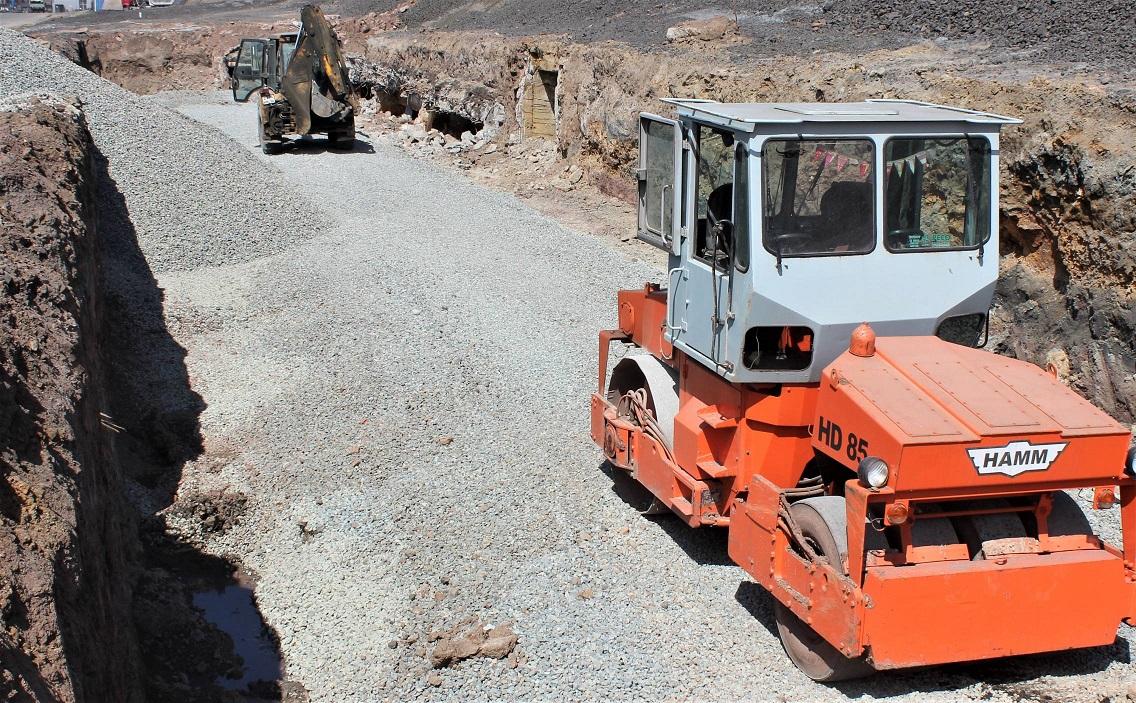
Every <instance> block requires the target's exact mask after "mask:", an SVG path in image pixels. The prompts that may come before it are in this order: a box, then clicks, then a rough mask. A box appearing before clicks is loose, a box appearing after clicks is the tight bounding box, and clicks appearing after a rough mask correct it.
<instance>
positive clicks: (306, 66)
mask: <svg viewBox="0 0 1136 703" xmlns="http://www.w3.org/2000/svg"><path fill="white" fill-rule="evenodd" d="M226 69H227V70H228V71H229V75H230V82H231V86H232V90H233V100H235V101H236V102H247V101H248V100H249V99H250V98H251V97H252V96H253V95H254V94H255V95H256V96H257V107H258V111H257V126H258V137H259V140H260V145H261V149H262V150H263V151H264V153H266V154H273V153H276V152H278V151H280V149H281V148H282V147H283V146H284V145H285V144H286V143H287V139H288V137H306V136H309V135H313V134H326V135H327V138H328V142H329V145H330V146H331V147H332V148H335V149H350V148H351V147H352V146H353V145H354V143H355V112H356V111H357V109H358V98H357V96H356V94H355V90H354V88H353V87H352V86H351V82H350V80H349V76H348V70H347V64H346V63H345V62H344V60H343V56H342V51H341V48H340V44H339V39H338V37H336V35H335V32H334V30H332V28H331V25H330V24H329V23H328V21H327V18H326V17H324V14H323V12H322V11H321V10H320V8H319V7H317V6H315V5H305V6H304V8H303V9H302V10H301V12H300V29H299V31H298V32H295V33H288V34H281V35H278V36H276V37H273V38H269V39H242V40H241V44H240V47H238V49H237V50H236V51H235V52H230V55H229V56H226Z"/></svg>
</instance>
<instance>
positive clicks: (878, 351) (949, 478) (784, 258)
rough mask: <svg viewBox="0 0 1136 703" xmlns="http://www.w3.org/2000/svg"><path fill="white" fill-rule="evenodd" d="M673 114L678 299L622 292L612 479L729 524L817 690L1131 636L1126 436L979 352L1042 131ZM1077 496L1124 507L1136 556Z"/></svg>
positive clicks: (659, 160)
mask: <svg viewBox="0 0 1136 703" xmlns="http://www.w3.org/2000/svg"><path fill="white" fill-rule="evenodd" d="M665 102H667V103H669V104H671V105H672V106H673V107H674V108H675V110H676V112H677V116H676V118H675V119H666V118H662V117H658V116H654V115H646V114H645V115H642V116H641V120H640V161H639V170H638V177H639V238H640V239H643V240H645V241H647V242H650V243H651V244H653V245H655V246H657V247H660V248H662V249H664V250H665V251H667V252H668V254H669V261H670V264H669V266H668V272H667V276H666V278H667V283H666V285H665V286H658V285H654V284H647V285H646V286H645V287H644V288H642V289H639V290H628V291H621V292H620V294H619V300H618V309H619V327H618V329H613V330H608V331H605V332H602V333H601V335H600V350H599V351H600V359H599V361H600V368H599V387H598V389H597V392H596V393H595V394H594V395H593V397H592V437H593V439H594V441H595V442H596V443H597V444H598V445H600V446H601V447H602V448H603V451H604V454H605V456H606V457H607V459H608V461H609V462H610V463H611V464H613V465H614V466H616V467H618V468H621V469H624V470H626V471H628V472H629V473H630V474H631V475H632V477H633V478H634V479H635V480H637V481H638V482H639V483H640V484H642V485H643V486H644V487H645V488H646V489H647V490H648V491H649V494H650V495H651V496H652V500H653V506H652V507H653V508H654V509H660V510H669V511H671V512H674V513H676V514H677V515H678V516H679V517H680V518H682V519H683V520H684V521H685V522H686V523H687V524H689V525H690V526H691V527H699V526H717V527H724V528H727V529H728V530H729V540H728V544H729V552H730V556H731V558H732V559H733V560H734V561H735V562H736V563H737V564H739V565H740V566H741V567H742V568H743V569H745V571H746V572H748V574H749V575H750V576H751V577H752V578H753V579H754V580H756V581H757V582H758V583H760V584H762V585H763V586H764V587H765V588H766V589H768V590H769V591H770V593H771V594H772V595H773V597H774V602H775V610H776V616H777V622H778V629H779V633H780V635H781V639H782V643H783V645H784V647H785V650H786V652H787V653H788V655H789V656H790V658H791V659H792V660H793V661H794V662H795V663H796V664H797V665H798V666H799V667H800V668H801V669H802V671H804V673H806V674H807V675H809V676H811V677H813V678H814V679H817V680H835V679H840V678H848V677H852V676H860V675H864V674H866V673H869V672H871V671H873V670H877V669H888V668H901V667H910V666H920V665H928V664H938V663H946V662H954V661H968V660H977V659H985V658H991V657H1000V656H1007V655H1012V654H1025V653H1033V652H1045V651H1056V650H1064V649H1071V648H1076V647H1088V646H1096V645H1106V644H1110V643H1111V642H1112V641H1113V639H1114V638H1115V636H1116V628H1117V626H1118V625H1119V624H1120V623H1121V622H1122V621H1129V620H1130V619H1131V618H1133V617H1134V616H1136V586H1134V582H1136V576H1134V572H1133V563H1134V562H1136V483H1134V482H1133V479H1132V473H1133V470H1134V469H1133V463H1134V462H1136V457H1134V454H1133V452H1132V451H1130V450H1129V445H1130V442H1131V435H1130V432H1129V431H1128V429H1127V428H1125V427H1124V426H1122V425H1120V424H1119V423H1117V422H1116V421H1115V420H1113V419H1112V418H1110V417H1108V416H1107V415H1106V414H1105V413H1103V412H1101V411H1100V410H1098V409H1097V408H1095V407H1093V406H1092V405H1091V404H1090V403H1089V402H1088V401H1086V400H1084V399H1083V398H1081V397H1080V396H1078V395H1077V394H1075V393H1074V392H1072V391H1071V390H1069V389H1068V388H1066V387H1065V386H1064V385H1062V384H1061V383H1060V382H1059V381H1058V380H1057V379H1056V378H1054V377H1053V376H1052V375H1051V374H1048V373H1046V372H1045V371H1043V370H1041V369H1040V368H1038V367H1036V366H1034V365H1032V364H1029V363H1026V362H1022V361H1018V360H1014V359H1008V358H1005V357H1000V356H997V355H995V354H992V353H989V352H987V351H983V350H982V349H981V347H982V346H983V345H984V344H985V341H986V337H987V313H988V311H989V308H990V304H991V300H992V297H993V293H994V286H995V283H996V280H997V275H998V178H997V174H998V138H999V132H1000V130H1001V128H1002V127H1003V126H1004V125H1010V124H1018V123H1019V121H1018V120H1015V119H1012V118H1007V117H1002V116H999V115H994V114H989V113H983V112H976V111H973V110H964V109H959V108H952V107H946V106H941V105H933V104H928V103H922V102H914V101H903V100H872V101H867V102H862V103H849V104H797V103H793V104H724V103H718V102H712V101H703V100H667V101H665ZM613 341H621V342H625V343H626V344H628V345H629V346H630V347H631V349H630V352H629V353H628V354H627V355H625V356H623V357H622V358H621V359H620V360H619V362H618V363H616V364H615V365H614V368H612V369H611V373H610V375H609V374H608V361H607V360H608V354H609V348H610V346H611V342H613ZM1078 492H1080V493H1081V494H1083V495H1085V496H1089V495H1092V496H1093V501H1094V507H1096V508H1101V509H1102V510H1103V509H1105V508H1109V507H1114V506H1116V505H1119V506H1120V510H1119V511H1118V512H1119V513H1120V514H1121V523H1122V525H1121V527H1122V535H1123V539H1122V544H1119V545H1114V544H1110V543H1108V542H1106V541H1104V540H1102V539H1101V538H1100V537H1099V536H1098V535H1097V534H1096V533H1095V531H1094V529H1093V527H1092V525H1091V524H1090V522H1089V521H1088V519H1087V518H1086V515H1085V513H1084V512H1083V511H1082V510H1081V508H1080V507H1079V506H1078V504H1077V502H1076V501H1075V500H1074V499H1073V498H1071V497H1070V496H1071V494H1078ZM1097 515H1099V516H1100V517H1101V520H1102V521H1105V522H1107V521H1108V520H1116V517H1115V513H1109V512H1102V513H1097ZM1042 584H1044V587H1042Z"/></svg>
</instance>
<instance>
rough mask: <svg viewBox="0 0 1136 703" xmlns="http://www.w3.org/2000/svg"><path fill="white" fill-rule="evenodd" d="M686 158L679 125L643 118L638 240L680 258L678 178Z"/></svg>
mask: <svg viewBox="0 0 1136 703" xmlns="http://www.w3.org/2000/svg"><path fill="white" fill-rule="evenodd" d="M681 158H682V131H681V128H680V126H679V123H678V122H676V121H675V120H668V119H666V118H664V117H659V116H657V115H649V114H646V113H644V114H642V115H640V116H639V170H638V176H639V233H638V235H637V237H638V239H641V240H643V241H645V242H647V243H648V244H651V245H653V246H656V247H658V248H660V249H662V250H664V251H669V252H671V253H672V254H675V255H677V254H678V243H679V238H678V236H677V234H678V229H679V227H680V224H679V222H680V220H679V197H678V193H676V189H677V186H676V183H677V178H676V175H677V174H678V173H679V168H680V165H681Z"/></svg>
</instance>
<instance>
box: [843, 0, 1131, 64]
mask: <svg viewBox="0 0 1136 703" xmlns="http://www.w3.org/2000/svg"><path fill="white" fill-rule="evenodd" d="M821 4H822V5H823V7H824V12H823V15H821V17H822V19H824V20H825V21H826V22H830V23H832V24H833V25H834V27H835V28H844V29H847V30H852V32H855V33H859V32H873V31H888V32H900V33H912V34H914V35H916V36H919V37H922V38H925V39H934V38H938V37H947V38H950V39H983V40H986V41H990V42H991V43H993V44H994V45H995V46H1006V47H1011V48H1015V49H1027V50H1029V51H1030V52H1031V53H1033V54H1034V55H1035V56H1036V57H1037V58H1040V59H1044V60H1048V61H1059V62H1070V63H1081V62H1088V63H1090V64H1098V63H1101V62H1109V63H1114V64H1118V65H1130V64H1132V63H1133V62H1134V61H1136V44H1134V43H1133V42H1132V32H1131V30H1132V28H1133V27H1136V3H1133V2H1131V0H1123V1H1117V0H1113V1H1112V2H1101V1H1095V0H1060V1H1058V0H1016V2H986V1H985V0H950V1H949V2H939V1H937V0H870V1H869V2H861V1H859V0H826V1H825V2H823V3H821Z"/></svg>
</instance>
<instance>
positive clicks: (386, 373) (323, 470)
mask: <svg viewBox="0 0 1136 703" xmlns="http://www.w3.org/2000/svg"><path fill="white" fill-rule="evenodd" d="M182 111H183V112H184V113H185V114H187V115H189V116H190V117H192V118H194V119H197V120H199V121H202V122H204V123H206V124H210V125H213V126H215V127H217V128H219V129H221V130H223V131H224V132H226V133H227V134H229V135H230V136H232V137H233V138H234V139H236V140H237V141H239V142H240V143H241V144H243V145H244V146H245V147H248V148H249V149H254V148H255V143H254V138H255V129H254V122H253V120H254V113H253V112H252V111H251V109H250V107H249V106H236V105H231V104H229V105H220V104H217V103H216V101H213V102H212V103H208V104H206V103H196V104H187V105H185V106H183V107H182ZM376 149H377V150H378V151H377V153H364V152H363V151H361V150H357V151H356V152H355V153H350V154H340V153H334V152H327V153H324V152H323V151H322V149H319V148H314V147H309V148H307V149H305V150H301V151H297V152H295V153H286V154H283V155H280V156H277V157H273V158H271V160H270V163H271V164H272V166H274V167H276V168H278V169H279V170H280V172H281V176H282V178H285V179H287V180H289V181H291V182H292V183H293V184H294V185H296V186H298V187H299V188H300V189H301V190H302V191H303V192H305V193H306V194H307V196H308V197H309V198H310V199H311V201H312V202H315V203H317V205H316V206H313V205H311V204H310V203H305V202H290V203H282V207H286V208H291V209H294V210H304V209H307V208H312V207H315V208H317V209H318V211H319V213H318V214H319V215H320V216H321V217H324V218H327V219H328V226H327V227H326V228H325V231H326V232H327V234H324V235H321V236H319V237H316V238H313V239H311V240H306V241H301V242H300V243H298V244H296V245H294V246H293V247H292V248H291V249H289V250H288V251H287V252H285V253H282V254H278V255H273V256H269V257H265V258H261V259H258V260H256V261H252V262H249V263H243V264H238V265H234V266H228V267H222V268H216V269H200V270H197V271H194V272H189V273H171V274H169V275H166V276H163V277H162V280H161V283H162V285H163V286H164V287H165V288H166V290H167V294H168V303H167V306H168V307H167V314H168V315H169V316H171V317H174V318H176V319H178V320H180V321H181V322H180V328H179V329H180V336H181V337H182V339H181V341H182V343H183V344H185V345H186V346H187V348H188V349H189V352H190V353H189V358H188V360H187V361H188V363H189V366H190V369H191V373H192V374H193V375H194V378H195V389H196V390H197V391H198V392H199V393H201V395H202V396H203V397H204V398H205V399H206V401H207V403H208V404H209V407H208V408H207V409H206V411H205V412H204V413H203V415H202V428H203V432H204V433H205V435H206V438H207V442H209V441H211V442H214V443H216V444H219V445H232V446H237V447H241V456H240V457H239V458H238V459H237V460H235V461H233V462H231V463H229V464H228V465H227V466H225V467H224V468H223V469H221V471H220V472H219V473H217V474H210V475H205V474H203V473H201V472H193V471H191V470H190V469H187V474H192V475H189V476H187V479H186V482H187V483H188V484H192V483H193V482H199V483H201V484H202V485H204V486H206V487H209V486H218V485H229V486H233V487H235V488H238V489H240V490H242V491H244V492H246V493H247V494H248V495H249V496H251V498H252V503H251V507H250V509H249V514H248V516H247V517H246V520H245V521H244V523H243V524H242V525H239V526H238V527H236V528H234V529H233V530H232V531H230V532H228V533H226V534H225V535H221V536H219V537H216V538H215V541H214V542H213V543H212V545H211V546H212V547H213V548H214V549H217V550H219V551H229V552H233V553H235V554H238V555H239V556H240V557H241V559H242V560H243V562H244V563H245V564H247V565H249V566H251V567H252V568H253V569H254V570H255V571H256V572H257V573H258V574H259V575H260V577H261V578H260V582H259V584H258V588H257V596H258V602H259V605H260V607H261V610H262V611H263V613H264V614H265V617H266V618H267V620H268V622H269V623H270V624H271V625H272V626H273V627H274V628H276V630H277V632H278V633H279V635H280V639H281V643H282V649H283V653H284V655H285V658H286V660H287V664H288V671H289V677H290V678H293V679H298V680H300V681H302V682H304V684H305V685H306V686H307V687H308V688H309V690H310V691H311V694H312V700H313V701H333V700H334V701H364V700H378V699H391V700H405V699H408V698H415V697H418V698H429V699H485V698H504V699H566V698H567V699H573V700H578V699H592V698H595V699H604V700H611V699H644V698H646V699H663V698H668V699H673V698H678V699H691V698H699V699H751V700H794V701H796V700H844V699H845V695H846V694H847V695H850V696H853V697H860V698H862V699H871V698H873V697H889V696H895V697H896V698H897V699H899V700H920V701H923V700H941V701H947V700H959V699H974V698H982V699H984V700H993V701H999V700H1005V701H1008V700H1013V699H1015V698H1017V697H1018V696H1017V694H1015V693H1012V692H1011V691H1009V690H1004V689H1003V688H1001V687H999V686H994V687H990V686H988V685H986V684H983V683H980V682H978V681H977V680H976V674H975V670H974V669H970V668H967V667H949V668H944V669H937V670H932V671H927V672H916V673H907V674H899V675H892V676H885V677H880V678H878V679H874V680H872V681H869V682H861V683H853V684H850V685H848V686H845V687H844V688H843V689H837V688H827V687H822V686H818V685H815V684H813V683H812V682H810V681H808V680H807V679H806V678H805V677H804V676H802V675H801V674H799V673H798V672H796V671H795V670H794V669H793V668H792V666H791V664H789V662H788V660H787V658H786V657H785V656H784V654H783V652H782V650H781V648H780V645H779V644H778V642H777V640H776V638H775V636H774V635H773V634H772V632H771V631H770V629H769V627H770V623H771V618H770V613H769V600H768V598H767V596H766V595H765V594H764V593H762V592H760V591H759V590H757V589H756V588H747V587H744V586H741V584H742V582H743V575H742V572H741V571H740V570H738V569H736V568H734V567H732V566H729V565H728V564H727V562H726V558H725V548H724V539H723V538H722V535H721V534H720V533H715V532H711V531H701V532H692V531H688V530H686V529H685V528H684V527H683V526H682V525H681V524H680V523H677V522H676V521H673V520H668V519H662V520H656V521H651V520H647V519H644V518H641V517H640V516H639V515H638V514H637V513H635V512H634V511H633V510H632V509H631V508H630V507H629V506H628V505H626V504H625V503H624V502H623V501H622V500H621V499H620V498H619V497H618V496H617V495H616V494H615V493H614V492H613V490H612V482H611V480H610V479H609V478H608V477H606V476H605V474H604V473H603V472H601V471H600V470H599V469H598V465H599V457H600V455H599V452H598V450H596V448H595V447H594V446H593V445H592V444H591V442H590V440H589V438H588V414H587V413H588V395H589V393H590V392H591V390H592V388H593V384H594V382H595V381H594V366H593V365H594V363H595V353H596V352H595V348H596V341H595V340H596V333H597V331H598V330H599V329H602V328H607V327H610V326H612V325H613V324H614V322H615V320H614V312H615V305H614V300H615V292H616V290H618V289H619V288H622V287H638V286H639V285H641V284H642V282H643V281H644V280H651V279H653V280H658V279H659V278H661V275H662V273H663V272H662V271H661V270H656V269H655V268H653V267H650V266H648V265H646V264H644V263H641V262H632V261H629V260H628V259H626V258H625V257H624V255H622V254H620V253H618V252H616V251H615V250H614V249H612V248H610V247H609V246H608V245H607V244H606V243H605V242H603V241H602V240H599V239H596V238H593V237H589V236H585V235H581V234H578V233H574V232H571V231H568V230H566V229H564V228H563V227H561V226H559V225H558V224H556V223H555V222H553V221H551V220H548V219H546V218H544V217H542V216H540V215H538V214H536V213H534V212H533V211H531V210H529V209H528V208H527V207H526V206H524V205H523V204H521V203H520V202H519V201H517V200H516V199H515V198H513V197H511V196H506V195H502V194H499V193H494V192H491V191H487V190H485V189H482V188H480V187H478V186H475V185H473V184H471V183H469V182H468V181H466V180H464V179H462V178H461V177H460V176H458V175H456V174H451V173H448V172H445V171H442V170H440V169H438V168H436V167H434V166H432V165H430V164H427V163H423V162H420V161H415V160H413V159H411V158H410V157H408V156H406V155H405V154H403V153H402V152H399V151H396V150H391V149H388V148H387V147H382V146H377V147H376ZM451 437H452V438H453V441H452V443H449V444H444V443H439V442H438V440H439V438H451ZM187 483H183V487H184V486H185V485H187ZM589 591H590V593H589ZM467 616H478V617H480V618H481V619H482V621H483V622H486V623H499V622H503V621H512V622H514V623H515V629H516V631H517V632H518V633H519V635H520V637H521V640H520V645H519V647H520V649H521V650H522V651H523V652H524V655H525V657H526V658H527V660H526V661H525V662H524V663H522V664H521V666H519V667H517V668H515V669H511V668H509V667H508V666H506V664H505V662H502V661H496V660H488V659H472V660H468V661H466V662H463V663H462V664H461V665H459V666H457V667H455V668H453V669H446V670H443V671H442V672H441V673H442V685H441V686H440V687H438V688H434V687H431V686H429V685H428V684H427V683H426V674H427V673H428V671H429V662H428V658H427V656H426V655H427V653H428V646H427V644H426V639H427V633H429V632H430V631H431V630H433V629H443V628H446V627H449V626H451V625H453V624H456V623H457V622H459V621H460V620H461V619H462V618H464V617H467ZM1118 647H1119V646H1118ZM1122 649H1123V652H1127V651H1128V646H1127V644H1124V645H1123V647H1122ZM1121 654H1122V652H1121V651H1120V649H1117V651H1111V650H1109V651H1107V652H1103V653H1102V652H1099V651H1098V652H1090V653H1077V654H1070V655H1064V656H1063V657H1035V658H1029V659H1024V660H1015V662H1014V663H1013V664H1012V665H1011V666H1010V667H1009V668H1010V669H1012V670H1016V671H1018V672H1019V673H1017V674H1015V675H1011V678H1010V680H1011V681H1014V682H1019V681H1022V680H1029V679H1031V678H1033V677H1036V676H1039V675H1041V674H1042V673H1047V672H1048V673H1055V672H1057V673H1061V674H1062V675H1063V676H1065V677H1066V682H1067V683H1069V684H1071V685H1061V686H1060V690H1061V691H1062V694H1061V695H1062V699H1068V700H1074V699H1078V698H1080V699H1084V700H1097V697H1096V696H1095V692H1096V691H1099V690H1103V688H1104V687H1112V686H1113V685H1114V684H1116V682H1117V681H1118V680H1123V678H1124V676H1125V674H1124V673H1123V671H1124V667H1125V665H1124V664H1123V663H1121V662H1115V663H1113V664H1112V665H1111V666H1108V663H1109V662H1111V661H1112V659H1113V658H1116V657H1119V656H1120V655H1121ZM1015 667H1016V669H1015ZM979 671H980V672H981V671H984V672H986V673H984V674H982V676H983V678H986V677H987V676H988V675H989V672H990V669H989V668H988V669H985V670H981V669H980V670H979ZM1036 685H1038V686H1040V688H1042V689H1048V688H1049V684H1048V683H1046V684H1045V685H1040V684H1036ZM1066 694H1068V695H1066Z"/></svg>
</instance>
